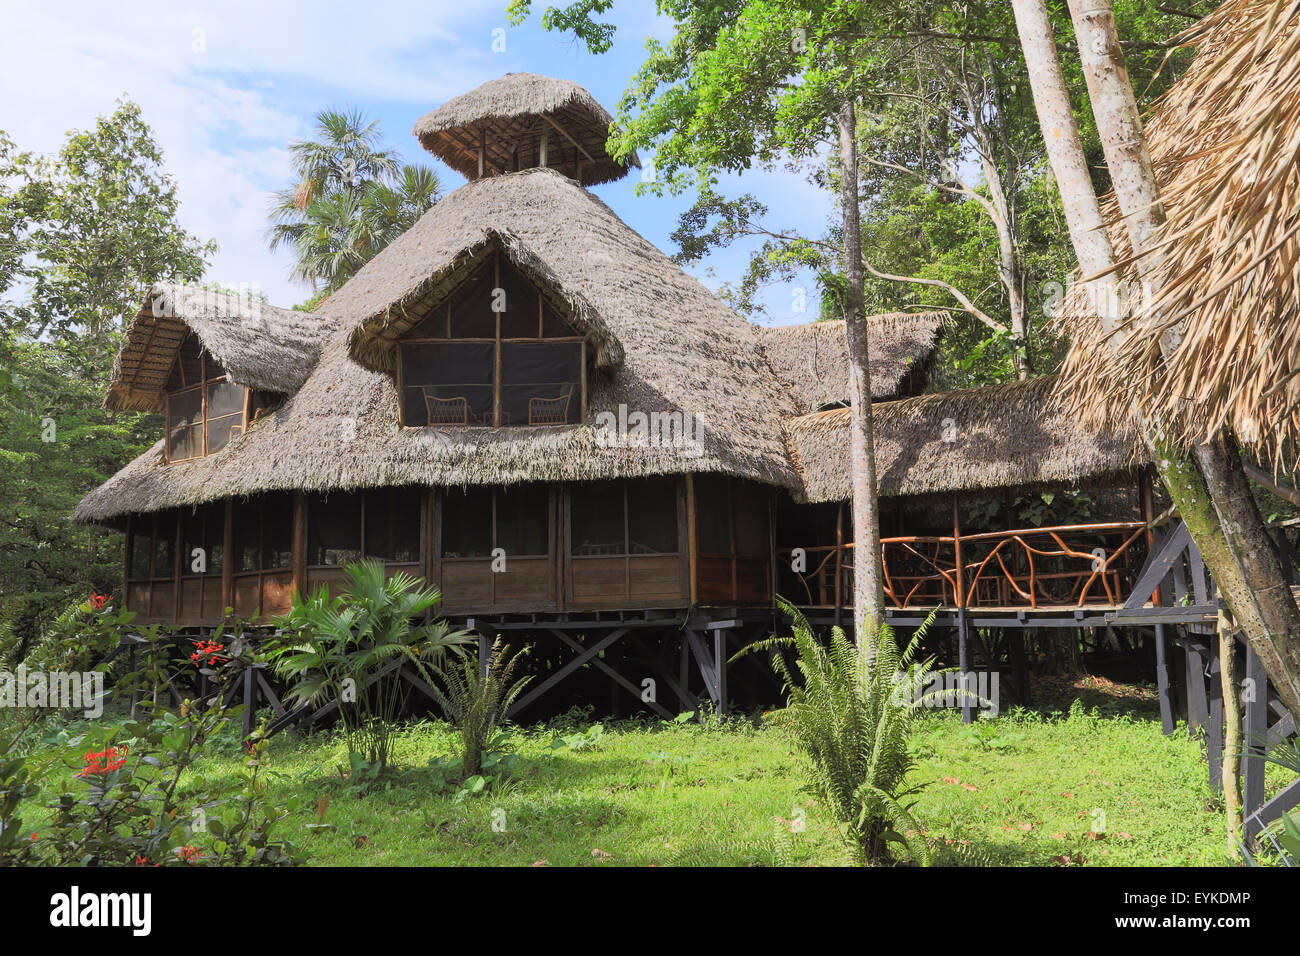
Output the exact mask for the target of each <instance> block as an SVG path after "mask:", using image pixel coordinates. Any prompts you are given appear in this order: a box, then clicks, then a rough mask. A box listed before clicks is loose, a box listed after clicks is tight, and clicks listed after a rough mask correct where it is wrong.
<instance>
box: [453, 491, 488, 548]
mask: <svg viewBox="0 0 1300 956" xmlns="http://www.w3.org/2000/svg"><path fill="white" fill-rule="evenodd" d="M491 553H492V489H491V488H467V489H463V490H462V489H452V490H450V491H447V492H445V493H444V494H443V496H442V556H443V557H444V558H483V557H487V556H488V555H489V554H491Z"/></svg>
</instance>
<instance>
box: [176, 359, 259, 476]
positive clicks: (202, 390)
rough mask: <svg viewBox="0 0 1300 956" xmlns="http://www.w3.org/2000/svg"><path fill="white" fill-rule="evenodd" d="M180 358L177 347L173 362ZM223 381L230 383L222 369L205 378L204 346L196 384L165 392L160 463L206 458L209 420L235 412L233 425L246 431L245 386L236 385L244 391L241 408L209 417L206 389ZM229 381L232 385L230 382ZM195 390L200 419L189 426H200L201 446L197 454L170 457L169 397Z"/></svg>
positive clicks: (206, 375) (228, 375) (206, 374)
mask: <svg viewBox="0 0 1300 956" xmlns="http://www.w3.org/2000/svg"><path fill="white" fill-rule="evenodd" d="M182 345H183V343H182ZM180 361H181V353H180V350H177V353H176V359H175V362H177V363H178V362H180ZM173 364H175V363H173ZM184 378H185V367H184V365H183V364H182V365H181V379H182V381H183V380H184ZM224 382H231V379H230V373H228V372H223V373H222V374H221V375H220V376H218V377H216V378H208V350H207V349H203V350H202V351H201V352H200V353H199V381H198V383H197V384H195V385H186V386H184V387H183V388H178V389H176V390H175V391H171V392H168V393H167V411H166V415H165V418H166V430H165V431H164V433H163V462H164V463H165V464H168V465H178V464H181V463H182V462H186V461H198V460H199V459H200V458H206V457H208V455H210V454H212V452H210V451H208V425H209V423H210V422H211V421H220V420H222V419H226V418H234V417H235V416H236V415H238V416H239V423H238V425H237V426H236V427H238V428H239V430H240V432H241V434H242V433H243V431H245V430H246V429H247V428H248V406H249V400H250V397H251V396H252V392H251V391H250V390H249V388H248V386H246V385H243V386H239V387H240V388H243V390H244V403H243V407H242V408H241V410H240V411H238V412H228V413H226V414H225V415H217V416H215V418H212V419H209V418H208V389H209V388H211V387H212V386H213V385H219V384H222V383H224ZM231 384H233V382H232V383H231ZM195 389H198V390H199V407H200V413H199V421H198V423H197V426H195V425H191V426H189V427H190V428H194V427H197V428H198V429H199V435H200V436H201V438H202V440H201V442H200V447H201V449H202V450H201V452H200V453H199V454H197V455H190V456H189V457H188V458H173V457H172V399H173V398H174V397H175V396H177V395H183V394H185V393H186V392H192V391H194V390H195ZM232 431H233V428H232ZM229 443H230V439H227V440H226V444H229ZM221 447H222V448H224V447H225V445H222V446H221ZM220 450H221V449H218V451H220Z"/></svg>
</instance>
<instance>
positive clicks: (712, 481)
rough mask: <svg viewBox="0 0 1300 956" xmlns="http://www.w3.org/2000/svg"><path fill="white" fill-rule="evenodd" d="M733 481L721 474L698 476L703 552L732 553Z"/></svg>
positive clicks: (697, 516) (699, 531)
mask: <svg viewBox="0 0 1300 956" xmlns="http://www.w3.org/2000/svg"><path fill="white" fill-rule="evenodd" d="M729 491H730V487H729V482H728V481H727V479H726V478H724V477H722V476H720V475H696V476H695V523H696V533H697V534H698V535H699V545H700V553H701V554H731V498H730V494H729Z"/></svg>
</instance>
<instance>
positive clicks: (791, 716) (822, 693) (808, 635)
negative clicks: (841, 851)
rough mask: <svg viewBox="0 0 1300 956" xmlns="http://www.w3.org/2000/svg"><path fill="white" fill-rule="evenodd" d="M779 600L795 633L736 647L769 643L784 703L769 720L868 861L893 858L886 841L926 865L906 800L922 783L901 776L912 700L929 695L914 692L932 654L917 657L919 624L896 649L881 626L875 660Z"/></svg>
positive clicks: (907, 761) (907, 767) (907, 763)
mask: <svg viewBox="0 0 1300 956" xmlns="http://www.w3.org/2000/svg"><path fill="white" fill-rule="evenodd" d="M781 606H782V609H783V610H784V611H785V613H786V614H787V615H789V617H790V618H791V621H792V623H793V628H794V633H793V635H792V636H790V637H773V638H771V639H770V640H767V641H760V642H758V643H756V644H753V645H750V647H749V648H747V649H746V651H745V652H742V653H747V652H751V651H762V650H773V651H775V652H776V653H773V655H772V659H771V660H772V667H773V669H774V670H775V671H776V673H777V675H778V676H779V677H780V678H781V679H782V680H783V681H784V684H785V693H786V698H787V703H786V708H785V709H784V710H783V711H781V712H779V713H778V714H777V715H776V718H775V719H776V720H777V721H779V722H780V723H784V724H785V725H786V726H787V727H788V728H789V729H790V730H792V731H793V733H794V737H795V744H796V746H797V747H798V749H799V750H800V751H801V752H802V754H803V756H804V757H805V758H806V760H807V765H808V773H809V778H810V783H809V786H808V788H807V789H808V790H811V791H812V792H813V793H814V794H816V795H817V796H818V797H819V798H820V799H821V801H822V803H823V804H824V805H825V806H826V807H828V808H829V809H830V811H831V813H832V814H833V815H834V817H835V819H836V821H837V822H838V823H839V824H840V826H841V827H843V828H844V830H845V833H846V836H847V837H848V838H849V839H851V840H852V841H853V842H855V843H856V844H857V846H858V847H860V848H861V851H862V853H863V854H864V855H865V856H866V858H867V860H868V861H869V862H890V861H892V860H894V859H895V855H894V852H893V847H896V846H902V847H905V848H906V849H907V851H908V852H909V853H910V855H911V856H912V858H913V859H914V860H916V861H917V862H918V863H921V864H922V865H925V864H927V863H928V862H929V851H928V848H927V847H926V844H925V840H924V838H923V837H922V836H921V832H920V830H921V827H920V825H919V824H918V823H917V821H916V820H915V819H914V818H913V816H912V813H911V807H912V805H913V803H909V802H905V801H907V799H908V798H909V797H911V796H913V795H915V794H916V793H918V792H919V791H920V789H921V787H920V786H916V785H913V784H910V783H909V782H908V775H909V774H910V772H911V770H912V768H913V758H912V755H911V753H910V751H909V746H908V745H909V742H910V738H911V735H912V728H913V721H914V718H915V716H916V713H917V709H918V707H919V706H920V705H921V704H923V703H925V702H926V701H928V700H929V699H930V698H931V697H933V696H934V695H930V697H923V696H921V695H920V693H919V691H920V689H921V688H923V687H924V686H925V684H926V679H927V677H928V675H929V674H930V672H931V669H932V667H931V665H932V659H930V658H927V659H926V660H924V661H921V662H917V661H916V659H915V655H916V651H917V648H918V647H919V646H920V642H921V640H922V639H923V637H924V633H925V629H926V628H925V627H924V626H923V627H921V628H920V629H918V631H917V633H916V636H915V637H913V639H912V641H911V643H910V644H909V645H908V647H907V649H906V650H905V651H904V652H903V653H902V654H900V653H899V651H898V645H897V644H896V643H895V640H894V635H893V632H892V630H891V629H890V628H889V627H888V626H887V625H882V626H881V628H880V632H879V634H878V635H877V638H876V640H875V642H874V644H873V647H874V650H875V657H874V659H872V658H871V656H870V655H869V654H868V653H867V651H866V649H864V648H859V647H858V646H857V645H856V644H854V643H853V642H852V641H851V640H849V639H848V637H847V636H846V635H845V633H844V631H843V630H842V629H841V628H838V627H837V628H835V629H834V630H833V631H832V632H831V638H830V642H829V644H828V645H827V646H823V645H822V643H821V642H820V641H819V640H818V639H817V636H816V635H815V634H813V632H812V629H811V628H810V627H809V626H808V622H807V620H806V619H805V618H804V617H803V615H802V614H800V613H799V611H798V610H796V609H795V607H794V606H793V605H791V604H789V603H787V602H785V601H782V602H781ZM928 624H929V621H927V622H926V625H928ZM787 647H788V648H792V649H793V650H794V664H793V666H792V665H791V664H790V662H789V661H787V660H786V659H785V657H784V656H783V654H782V653H781V651H782V650H783V649H785V648H787Z"/></svg>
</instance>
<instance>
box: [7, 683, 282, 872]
mask: <svg viewBox="0 0 1300 956" xmlns="http://www.w3.org/2000/svg"><path fill="white" fill-rule="evenodd" d="M241 709H242V708H233V709H226V708H223V707H222V706H221V705H220V703H215V704H213V705H212V706H210V707H199V706H195V705H194V704H193V703H192V702H188V701H187V702H186V703H185V705H184V707H183V708H182V710H181V713H180V714H173V713H169V712H162V713H160V715H159V716H158V717H157V718H156V719H153V720H149V721H143V720H141V721H133V720H124V721H121V722H119V723H116V724H112V725H107V726H101V727H96V728H95V729H94V730H93V731H91V732H89V733H86V734H84V735H81V736H79V737H76V738H74V739H73V740H72V742H71V744H72V745H73V746H72V747H64V748H63V749H62V750H61V751H57V752H54V756H53V757H52V758H51V756H50V754H51V751H50V750H49V748H48V747H46V746H42V748H41V750H42V752H44V754H45V763H44V765H43V766H42V765H40V764H39V763H38V762H37V761H36V760H34V759H33V758H32V757H31V756H24V755H22V754H21V752H20V739H21V737H22V735H23V733H24V732H26V731H30V729H31V728H32V727H33V726H34V722H31V723H27V724H24V726H22V727H21V728H20V729H19V732H18V733H17V734H15V735H13V736H12V737H11V738H10V739H9V740H8V741H7V742H6V743H5V744H4V746H3V750H2V751H0V865H14V864H35V865H42V866H112V865H118V866H129V865H135V866H168V865H185V866H194V865H207V866H221V865H242V866H284V865H293V864H295V863H297V862H299V861H300V860H301V853H300V852H299V850H298V848H297V847H296V846H294V845H293V844H292V843H290V842H288V841H284V840H276V839H273V837H272V829H273V827H274V825H275V824H276V823H278V822H279V821H280V820H282V819H283V818H284V817H286V816H287V815H288V814H289V813H290V812H291V811H292V810H293V809H294V808H293V806H274V805H271V804H270V803H269V802H268V801H267V799H266V797H265V793H264V782H263V779H262V778H263V776H264V773H265V769H266V767H267V765H268V762H269V761H268V756H267V741H265V740H264V739H261V738H260V736H259V737H258V738H257V739H254V740H250V741H248V742H247V744H246V755H245V759H244V762H243V767H242V770H241V775H242V779H241V782H240V785H239V788H238V790H237V792H235V793H233V794H231V795H229V796H227V795H221V794H217V793H214V792H211V791H209V790H208V789H206V788H204V787H199V788H198V789H195V790H193V791H190V792H186V791H184V790H183V789H182V788H181V787H180V781H181V777H182V775H183V774H184V773H185V772H186V771H187V770H188V769H189V768H190V767H191V766H193V764H194V762H195V760H196V759H197V757H198V756H199V754H200V753H201V752H202V750H203V749H204V747H205V745H207V744H208V743H209V742H210V741H211V740H212V739H213V738H214V736H216V735H218V734H219V733H220V732H221V731H222V730H223V729H224V728H225V727H226V725H227V723H228V722H229V721H231V720H232V718H234V717H235V716H237V715H238V714H239V712H240V710H241ZM73 747H75V749H73ZM77 750H80V751H81V759H80V760H79V761H78V760H77V758H76V752H77ZM78 763H79V764H80V769H77V764H78ZM42 794H43V795H46V796H47V797H48V798H49V799H50V801H51V802H50V803H48V804H47V806H48V807H49V808H50V809H51V810H52V811H53V813H52V815H51V816H50V818H49V820H48V822H46V823H45V824H44V825H41V826H37V827H36V828H35V829H30V830H29V826H30V824H27V823H25V822H24V819H23V817H22V811H23V809H24V805H25V804H30V801H32V800H33V799H34V798H36V797H37V796H38V795H42Z"/></svg>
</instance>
